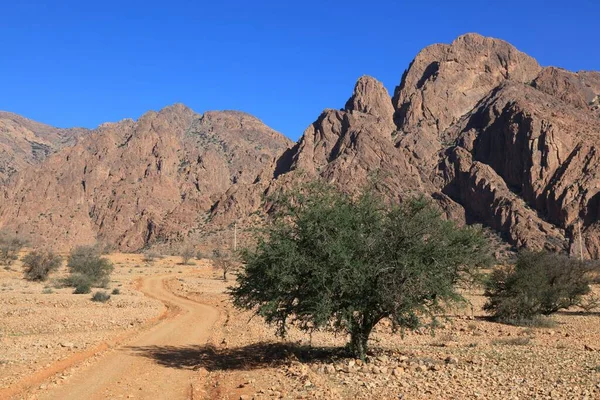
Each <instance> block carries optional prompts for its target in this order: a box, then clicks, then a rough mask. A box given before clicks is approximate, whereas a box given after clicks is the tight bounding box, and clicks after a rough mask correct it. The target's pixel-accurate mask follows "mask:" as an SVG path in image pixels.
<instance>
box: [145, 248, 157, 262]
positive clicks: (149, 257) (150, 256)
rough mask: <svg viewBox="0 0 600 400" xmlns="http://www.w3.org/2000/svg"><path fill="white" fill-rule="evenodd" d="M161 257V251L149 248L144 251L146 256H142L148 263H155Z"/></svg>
mask: <svg viewBox="0 0 600 400" xmlns="http://www.w3.org/2000/svg"><path fill="white" fill-rule="evenodd" d="M159 258H161V255H160V254H159V253H157V252H155V251H152V250H148V251H145V252H144V257H143V258H142V261H143V262H146V263H153V262H154V261H156V260H157V259H159Z"/></svg>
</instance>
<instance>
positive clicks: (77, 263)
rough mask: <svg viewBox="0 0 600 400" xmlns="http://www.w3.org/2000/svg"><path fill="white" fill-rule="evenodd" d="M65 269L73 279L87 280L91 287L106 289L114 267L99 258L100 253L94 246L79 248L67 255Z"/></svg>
mask: <svg viewBox="0 0 600 400" xmlns="http://www.w3.org/2000/svg"><path fill="white" fill-rule="evenodd" d="M67 267H68V268H69V271H70V272H71V275H72V276H74V279H76V280H77V279H81V278H79V276H84V277H86V278H87V281H88V282H89V284H90V285H91V286H93V287H106V286H107V285H108V281H109V277H110V274H111V272H112V271H113V269H114V267H113V265H112V263H111V262H110V261H109V260H108V259H106V258H103V257H101V256H100V251H99V250H98V249H97V248H95V247H94V246H79V247H76V248H74V249H73V250H72V251H71V254H70V255H69V260H68V263H67Z"/></svg>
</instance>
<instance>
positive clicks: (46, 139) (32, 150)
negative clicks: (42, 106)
mask: <svg viewBox="0 0 600 400" xmlns="http://www.w3.org/2000/svg"><path fill="white" fill-rule="evenodd" d="M86 132H87V130H86V129H80V128H75V129H58V128H53V127H51V126H48V125H44V124H40V123H38V122H35V121H31V120H29V119H26V118H23V117H21V116H19V115H16V114H13V113H9V112H4V111H0V182H4V181H6V180H7V179H8V178H9V177H10V176H11V175H13V174H15V173H16V172H18V171H20V170H22V169H23V168H25V167H27V166H28V165H34V164H38V163H40V162H42V161H43V160H44V159H46V157H48V155H49V154H52V153H54V152H55V151H57V150H59V149H61V148H63V147H65V146H70V145H73V144H74V143H75V141H76V140H77V138H78V137H79V136H81V135H83V134H85V133H86Z"/></svg>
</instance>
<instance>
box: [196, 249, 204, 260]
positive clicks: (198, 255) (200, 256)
mask: <svg viewBox="0 0 600 400" xmlns="http://www.w3.org/2000/svg"><path fill="white" fill-rule="evenodd" d="M203 258H204V253H202V252H201V251H200V250H198V251H197V252H196V260H202V259H203Z"/></svg>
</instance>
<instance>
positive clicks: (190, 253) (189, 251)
mask: <svg viewBox="0 0 600 400" xmlns="http://www.w3.org/2000/svg"><path fill="white" fill-rule="evenodd" d="M194 253H195V250H194V247H193V246H191V245H185V246H183V247H182V248H181V251H180V253H179V255H180V256H181V264H182V265H190V260H191V259H192V257H194Z"/></svg>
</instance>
